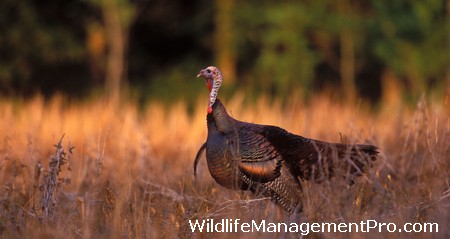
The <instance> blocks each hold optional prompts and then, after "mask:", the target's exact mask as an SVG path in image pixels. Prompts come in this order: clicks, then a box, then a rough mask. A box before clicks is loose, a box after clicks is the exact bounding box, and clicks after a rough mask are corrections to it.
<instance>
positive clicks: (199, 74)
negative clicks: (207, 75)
mask: <svg viewBox="0 0 450 239" xmlns="http://www.w3.org/2000/svg"><path fill="white" fill-rule="evenodd" d="M203 72H205V70H201V71H200V72H199V73H198V74H197V78H199V77H200V76H204V75H203Z"/></svg>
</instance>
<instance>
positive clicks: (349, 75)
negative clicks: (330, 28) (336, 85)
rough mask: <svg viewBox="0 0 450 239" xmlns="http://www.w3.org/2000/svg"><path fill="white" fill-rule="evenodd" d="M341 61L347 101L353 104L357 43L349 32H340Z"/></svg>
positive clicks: (341, 73) (343, 85)
mask: <svg viewBox="0 0 450 239" xmlns="http://www.w3.org/2000/svg"><path fill="white" fill-rule="evenodd" d="M340 43H341V44H340V45H341V60H340V75H341V81H342V87H343V90H344V95H345V99H346V100H347V102H353V101H354V100H355V98H356V87H355V43H354V39H353V34H352V32H351V31H349V30H342V31H341V32H340Z"/></svg>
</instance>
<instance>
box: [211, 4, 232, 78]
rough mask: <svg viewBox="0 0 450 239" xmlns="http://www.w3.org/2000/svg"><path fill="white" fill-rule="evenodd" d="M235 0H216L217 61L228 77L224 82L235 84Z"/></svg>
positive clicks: (215, 42)
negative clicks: (233, 15)
mask: <svg viewBox="0 0 450 239" xmlns="http://www.w3.org/2000/svg"><path fill="white" fill-rule="evenodd" d="M234 3H235V2H234V0H216V9H215V10H216V14H215V16H216V17H215V19H214V21H215V24H216V32H215V36H214V48H215V50H216V52H215V53H216V63H217V65H218V67H220V69H221V70H222V74H224V75H225V77H226V78H227V80H226V81H224V84H234V81H235V79H236V64H235V63H236V54H235V42H234V30H233V19H232V17H231V13H232V11H233V7H234Z"/></svg>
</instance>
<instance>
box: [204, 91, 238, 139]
mask: <svg viewBox="0 0 450 239" xmlns="http://www.w3.org/2000/svg"><path fill="white" fill-rule="evenodd" d="M212 108H213V111H212V113H211V114H208V115H207V117H206V120H207V124H208V132H214V131H219V132H221V133H222V134H228V133H231V132H233V131H234V130H235V127H236V122H237V121H236V120H234V119H233V118H231V116H230V115H228V113H227V110H226V109H225V107H224V106H223V105H222V102H221V101H220V100H219V99H217V100H216V102H215V103H214V105H213V107H212Z"/></svg>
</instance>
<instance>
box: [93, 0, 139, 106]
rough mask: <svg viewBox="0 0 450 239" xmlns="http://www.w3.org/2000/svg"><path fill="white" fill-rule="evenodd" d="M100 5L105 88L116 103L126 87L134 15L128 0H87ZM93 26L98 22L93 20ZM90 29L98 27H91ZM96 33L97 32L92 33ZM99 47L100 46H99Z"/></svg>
mask: <svg viewBox="0 0 450 239" xmlns="http://www.w3.org/2000/svg"><path fill="white" fill-rule="evenodd" d="M89 1H90V2H91V3H92V4H94V5H97V6H99V7H100V9H101V12H102V16H103V17H102V20H103V23H104V34H105V39H106V47H107V55H106V66H105V89H106V93H107V95H108V97H109V99H110V100H111V101H112V102H113V103H118V101H119V99H120V93H121V91H123V89H124V88H126V85H125V83H126V80H124V77H126V74H125V73H126V72H127V66H126V63H127V61H126V58H125V57H126V54H127V52H128V49H127V47H128V34H129V29H130V25H131V24H132V22H133V19H134V16H135V10H134V7H133V5H132V3H131V2H130V1H129V0H89ZM91 24H94V26H98V23H96V22H93V23H91ZM91 29H98V27H97V28H95V27H94V28H91ZM92 34H98V33H92ZM99 47H100V46H99Z"/></svg>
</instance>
